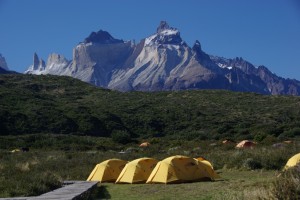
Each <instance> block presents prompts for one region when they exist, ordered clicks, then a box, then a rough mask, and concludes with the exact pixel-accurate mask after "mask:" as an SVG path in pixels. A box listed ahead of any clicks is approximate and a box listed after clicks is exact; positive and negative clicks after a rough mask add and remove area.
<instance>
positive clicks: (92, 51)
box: [25, 21, 300, 95]
mask: <svg viewBox="0 0 300 200" xmlns="http://www.w3.org/2000/svg"><path fill="white" fill-rule="evenodd" d="M33 60H34V61H33V65H32V66H30V67H29V69H28V70H27V71H26V72H25V73H30V74H54V75H67V76H72V77H75V78H78V79H81V80H83V81H85V82H89V83H91V84H94V85H96V86H100V87H104V88H109V89H115V90H120V91H132V90H139V91H161V90H187V89H226V90H233V91H243V92H256V93H261V94H274V95H276V94H289V95H299V94H300V89H299V88H300V82H299V81H296V80H289V79H284V78H281V77H278V76H276V75H275V74H273V73H272V72H270V71H269V70H268V69H267V68H266V67H264V66H259V67H255V66H253V65H252V64H251V63H250V62H247V61H245V60H243V59H242V58H234V59H227V58H222V57H218V56H211V55H208V54H206V53H205V52H204V51H203V50H202V48H201V44H200V42H199V41H195V43H194V45H193V47H189V46H188V45H187V44H186V43H185V42H184V40H182V38H181V36H180V32H179V30H178V29H176V28H172V27H170V26H169V25H168V24H167V22H165V21H162V22H161V23H160V25H159V26H158V28H157V30H156V33H154V34H152V35H151V36H149V37H147V38H145V39H143V40H141V41H140V42H139V43H138V44H134V43H133V42H131V41H123V40H120V39H115V38H113V37H112V36H111V35H110V34H109V33H108V32H106V31H103V30H100V31H98V32H93V33H91V34H90V35H89V36H88V37H87V38H85V39H84V41H83V42H81V43H79V44H78V45H77V46H76V47H75V48H74V49H73V58H72V60H70V61H68V60H67V59H65V58H64V57H63V56H62V55H58V54H51V55H50V56H49V58H48V60H47V63H45V62H44V61H43V60H41V59H39V58H38V56H37V55H36V54H35V55H34V59H33Z"/></svg>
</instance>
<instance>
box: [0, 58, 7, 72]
mask: <svg viewBox="0 0 300 200" xmlns="http://www.w3.org/2000/svg"><path fill="white" fill-rule="evenodd" d="M0 67H1V68H2V69H5V70H8V67H7V63H6V60H5V58H4V57H3V56H2V55H1V54H0Z"/></svg>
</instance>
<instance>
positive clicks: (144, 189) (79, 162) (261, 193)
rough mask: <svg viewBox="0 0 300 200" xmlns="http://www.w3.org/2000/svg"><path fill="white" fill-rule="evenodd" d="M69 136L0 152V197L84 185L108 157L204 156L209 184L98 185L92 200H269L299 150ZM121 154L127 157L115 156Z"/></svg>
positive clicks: (24, 137) (18, 139)
mask: <svg viewBox="0 0 300 200" xmlns="http://www.w3.org/2000/svg"><path fill="white" fill-rule="evenodd" d="M33 137H34V135H27V136H22V137H14V136H11V137H10V138H8V136H6V137H1V138H0V139H1V140H0V141H2V142H3V141H5V143H6V144H8V143H9V142H8V141H15V142H17V141H18V142H20V143H22V140H23V142H24V141H26V140H29V139H28V138H31V139H32V138H33ZM73 137H74V138H72V137H68V136H60V137H59V136H57V135H54V136H51V135H48V138H47V140H46V137H45V138H38V139H36V140H35V143H31V145H32V146H33V147H34V146H35V145H36V147H39V145H40V143H42V144H43V145H44V146H43V148H31V149H30V150H29V152H15V153H12V152H10V151H11V150H12V149H13V148H15V147H13V146H12V148H5V149H1V150H0V171H1V174H0V197H18V196H35V195H39V194H42V193H44V192H46V191H50V190H53V189H55V188H58V187H60V186H61V183H62V181H64V180H86V178H87V177H88V175H89V173H90V172H91V171H92V169H93V168H94V166H95V165H96V164H97V163H100V162H102V161H104V160H106V159H109V158H120V159H124V160H128V161H130V160H133V159H136V158H140V157H153V158H156V159H158V160H162V159H164V158H166V157H168V156H172V155H186V156H190V157H199V156H203V157H205V158H206V159H208V160H209V161H211V162H212V164H213V165H214V168H215V169H216V171H217V173H219V175H220V176H221V177H222V178H221V179H220V180H216V181H214V182H196V183H185V184H170V185H165V184H113V183H103V184H98V189H97V191H96V192H95V194H94V199H124V196H126V199H140V198H143V199H183V198H185V199H259V198H260V199H271V197H272V195H273V193H272V188H274V184H275V181H276V179H278V178H277V176H278V174H279V173H280V172H281V169H282V168H283V166H284V165H285V163H286V161H287V160H288V158H289V157H291V156H292V155H294V154H295V153H297V152H298V151H299V144H298V143H297V142H296V141H295V142H294V143H293V144H288V145H286V146H285V147H282V148H274V147H272V146H271V145H270V144H258V145H257V147H256V148H254V149H245V150H238V149H235V148H234V145H223V144H222V143H221V141H201V140H199V141H184V142H183V141H178V140H164V139H160V140H157V139H156V140H154V139H153V144H152V145H151V146H150V147H148V148H139V147H138V144H139V143H138V141H137V142H136V143H128V144H126V145H124V144H119V143H115V142H114V141H113V140H110V139H107V138H98V137H90V136H73ZM43 140H45V141H43ZM56 140H59V141H60V142H57V141H56ZM46 141H53V143H51V142H49V143H48V144H47V143H46ZM72 141H73V142H74V141H76V142H77V143H81V144H82V146H80V145H76V143H75V144H74V143H72ZM88 141H90V143H89V142H88ZM12 144H13V143H12ZM46 144H47V145H48V146H47V145H46ZM62 144H65V145H64V146H63V145H62ZM2 146H3V145H2ZM78 147H79V148H78ZM122 150H123V151H127V152H129V153H125V154H121V153H119V152H120V151H122ZM274 199H275V198H274Z"/></svg>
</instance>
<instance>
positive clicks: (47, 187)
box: [27, 172, 62, 196]
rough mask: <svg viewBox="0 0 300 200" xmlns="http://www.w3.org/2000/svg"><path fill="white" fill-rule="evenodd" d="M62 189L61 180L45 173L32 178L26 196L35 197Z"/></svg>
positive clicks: (50, 173)
mask: <svg viewBox="0 0 300 200" xmlns="http://www.w3.org/2000/svg"><path fill="white" fill-rule="evenodd" d="M60 187H62V179H61V177H59V176H57V175H56V174H54V173H52V172H45V173H43V174H42V175H40V176H37V177H35V178H34V180H33V181H31V183H30V186H29V193H28V194H27V196H37V195H41V194H43V193H46V192H49V191H52V190H55V189H57V188H60Z"/></svg>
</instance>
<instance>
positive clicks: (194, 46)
mask: <svg viewBox="0 0 300 200" xmlns="http://www.w3.org/2000/svg"><path fill="white" fill-rule="evenodd" d="M192 49H193V50H194V51H196V52H199V51H202V49H201V44H200V42H199V41H198V40H196V41H195V43H194V45H193V48H192Z"/></svg>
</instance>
